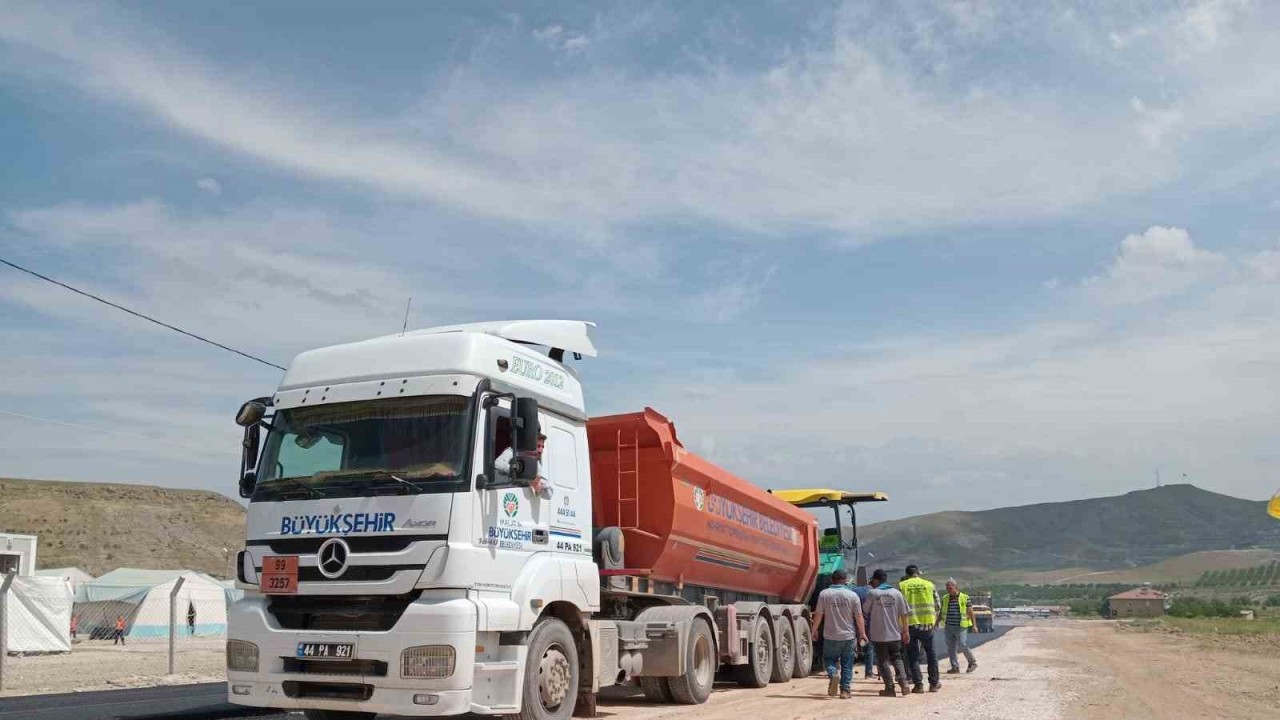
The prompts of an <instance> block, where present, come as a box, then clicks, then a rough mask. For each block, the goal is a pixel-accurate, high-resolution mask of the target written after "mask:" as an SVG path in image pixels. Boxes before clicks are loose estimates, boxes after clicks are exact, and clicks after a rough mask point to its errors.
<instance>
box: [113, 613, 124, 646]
mask: <svg viewBox="0 0 1280 720" xmlns="http://www.w3.org/2000/svg"><path fill="white" fill-rule="evenodd" d="M117 643H119V644H121V645H123V644H124V616H123V615H117V616H116V634H115V638H114V639H113V640H112V642H111V644H112V645H115V644H117Z"/></svg>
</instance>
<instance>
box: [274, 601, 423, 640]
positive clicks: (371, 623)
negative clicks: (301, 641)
mask: <svg viewBox="0 0 1280 720" xmlns="http://www.w3.org/2000/svg"><path fill="white" fill-rule="evenodd" d="M419 594H420V593H410V594H408V595H370V596H348V597H330V596H316V597H309V596H306V595H294V596H288V595H276V596H273V597H272V598H271V603H270V604H269V605H268V606H267V610H268V611H269V612H270V613H271V615H272V617H274V618H275V619H276V622H277V623H279V624H280V627H282V628H284V629H286V630H350V631H361V630H362V631H374V632H383V631H387V630H390V629H392V628H394V627H395V625H396V623H397V622H399V620H400V616H401V615H403V614H404V611H405V608H407V607H409V603H411V602H413V601H414V600H417V599H418V595H419Z"/></svg>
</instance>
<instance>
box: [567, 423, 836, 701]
mask: <svg viewBox="0 0 1280 720" xmlns="http://www.w3.org/2000/svg"><path fill="white" fill-rule="evenodd" d="M587 441H588V445H589V447H590V454H591V483H592V515H593V523H592V524H593V525H594V527H595V528H596V542H595V550H596V553H595V554H596V562H597V565H598V566H599V568H600V574H601V576H602V580H603V583H604V584H603V587H602V593H601V603H602V608H603V613H602V614H603V615H604V616H606V617H609V616H611V617H615V618H618V619H636V620H639V621H645V620H647V619H654V618H662V619H675V618H676V617H677V616H683V615H685V614H690V613H694V612H696V613H700V614H702V615H703V616H705V617H706V618H707V620H708V623H711V622H712V621H714V628H715V633H714V635H715V638H716V654H717V655H718V658H717V661H716V663H715V664H716V665H718V666H720V667H724V666H732V667H735V668H736V675H737V678H738V680H739V682H740V683H741V684H743V685H746V686H749V687H761V686H763V685H764V684H767V683H768V682H770V681H773V682H782V681H785V680H789V679H791V678H792V677H802V676H804V675H807V674H808V672H809V668H810V663H811V658H810V653H811V645H810V643H809V642H808V636H809V632H810V624H809V612H810V611H809V608H808V606H807V605H806V604H805V603H806V601H807V600H808V597H809V593H810V592H811V590H812V588H813V584H814V580H815V578H816V577H817V573H818V535H817V520H816V519H815V518H814V517H813V516H812V515H810V514H808V513H807V512H805V511H803V510H801V509H799V508H796V507H794V506H793V505H791V504H789V503H787V502H784V501H783V500H781V499H779V498H776V497H774V496H773V495H771V494H769V493H768V492H766V491H764V490H762V489H760V488H758V487H756V486H755V485H752V484H751V483H749V482H747V481H746V480H743V479H742V478H739V477H737V476H735V475H734V474H732V473H730V472H729V471H727V470H725V469H723V468H720V467H717V466H716V465H714V464H712V463H710V462H708V461H706V460H704V459H702V458H700V457H698V456H697V455H695V454H694V453H692V452H689V451H688V450H686V449H685V448H684V446H683V445H682V444H681V443H680V440H679V438H678V437H677V435H676V429H675V425H674V424H672V422H671V421H670V420H668V419H667V418H666V417H664V416H663V415H662V414H660V413H658V412H657V411H655V410H653V409H651V408H645V409H644V411H643V412H636V413H628V414H624V415H610V416H605V417H598V418H593V419H591V420H590V421H588V423H587ZM694 626H695V627H696V623H695V624H694ZM680 644H681V645H683V643H680ZM661 656H662V653H655V652H653V651H652V649H650V652H648V653H647V654H646V657H647V658H650V659H647V660H645V663H646V666H645V672H644V673H643V674H638V676H639V680H640V683H641V686H642V687H643V688H644V691H645V694H646V695H647V696H649V697H651V698H653V699H658V700H662V699H671V697H672V695H673V693H672V691H671V685H672V682H675V684H676V690H677V692H676V693H674V694H675V697H676V699H680V697H679V696H680V692H679V689H680V688H681V687H682V686H681V685H680V684H679V680H676V679H674V678H672V679H670V681H669V680H668V679H664V678H663V677H654V676H653V675H658V676H663V675H676V674H677V673H676V671H675V670H674V669H671V670H670V671H665V670H664V671H659V670H655V669H653V668H652V667H651V665H652V660H651V658H654V657H661ZM684 669H685V668H681V670H684ZM646 676H648V677H646ZM688 685H690V683H685V686H688ZM708 689H709V687H708Z"/></svg>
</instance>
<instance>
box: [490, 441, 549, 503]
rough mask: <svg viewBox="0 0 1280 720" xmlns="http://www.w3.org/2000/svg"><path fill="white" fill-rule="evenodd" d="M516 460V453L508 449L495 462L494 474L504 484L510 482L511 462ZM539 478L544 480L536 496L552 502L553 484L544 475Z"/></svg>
mask: <svg viewBox="0 0 1280 720" xmlns="http://www.w3.org/2000/svg"><path fill="white" fill-rule="evenodd" d="M515 458H516V454H515V451H513V450H512V449H511V448H507V449H506V450H503V451H502V454H501V455H499V456H498V458H497V459H496V460H494V461H493V473H494V474H495V475H497V476H498V478H499V479H500V480H501V481H502V482H509V481H510V479H511V470H510V468H511V461H512V460H514V459H515ZM538 477H540V478H542V489H541V490H539V491H538V492H537V493H535V494H536V495H537V496H538V497H540V498H542V499H543V500H550V499H551V496H552V494H553V492H552V490H551V482H550V481H549V480H547V479H546V478H545V477H543V476H542V475H538ZM530 490H532V488H530Z"/></svg>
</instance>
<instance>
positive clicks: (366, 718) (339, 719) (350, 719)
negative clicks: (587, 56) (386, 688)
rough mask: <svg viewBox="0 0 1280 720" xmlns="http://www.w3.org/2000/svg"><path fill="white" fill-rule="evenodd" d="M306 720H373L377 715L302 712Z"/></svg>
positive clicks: (328, 711) (347, 712) (343, 712)
mask: <svg viewBox="0 0 1280 720" xmlns="http://www.w3.org/2000/svg"><path fill="white" fill-rule="evenodd" d="M302 714H303V716H304V717H306V718H307V720H373V717H374V716H375V715H377V713H371V712H356V711H354V710H303V711H302Z"/></svg>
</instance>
